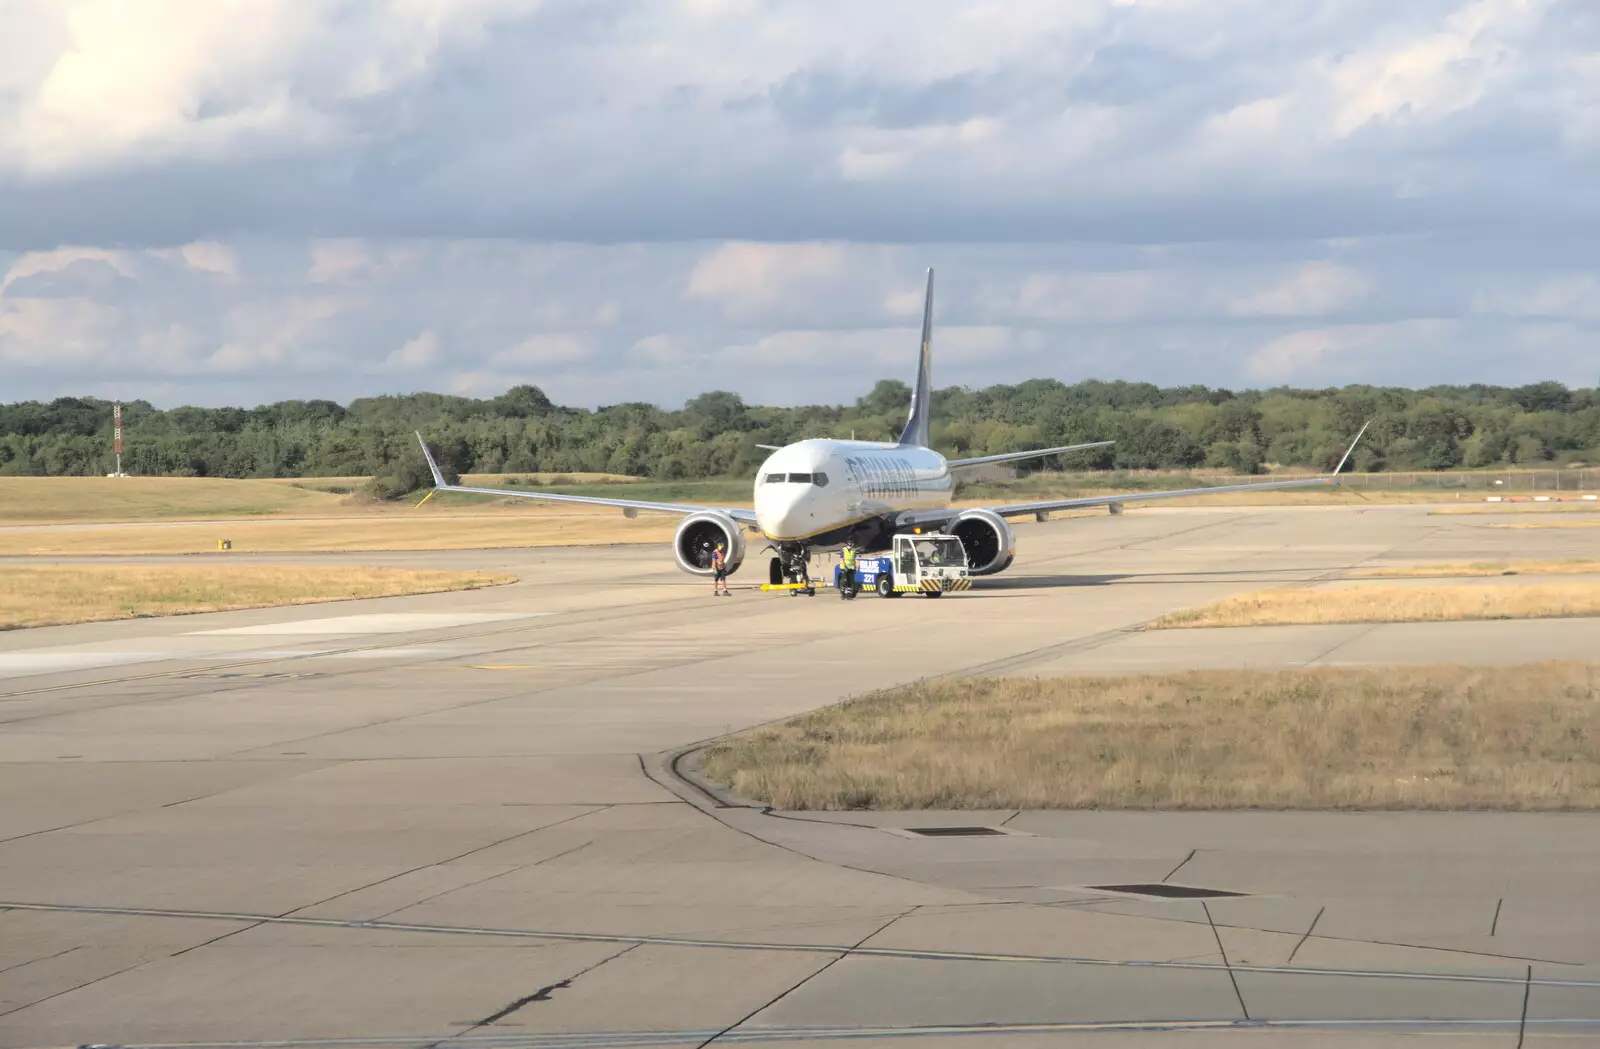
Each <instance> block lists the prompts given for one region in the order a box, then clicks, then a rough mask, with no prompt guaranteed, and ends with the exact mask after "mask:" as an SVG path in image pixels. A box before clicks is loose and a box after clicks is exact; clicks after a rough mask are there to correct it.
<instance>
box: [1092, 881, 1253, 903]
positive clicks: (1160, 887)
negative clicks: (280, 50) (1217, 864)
mask: <svg viewBox="0 0 1600 1049" xmlns="http://www.w3.org/2000/svg"><path fill="white" fill-rule="evenodd" d="M1089 888H1091V889H1098V890H1100V891H1101V892H1125V893H1129V894H1130V895H1133V896H1160V897H1162V898H1163V899H1170V900H1200V899H1215V898H1216V897H1219V896H1245V895H1248V894H1247V893H1243V892H1229V891H1227V890H1226V889H1202V888H1199V887H1197V886H1194V885H1164V884H1151V885H1091V886H1089Z"/></svg>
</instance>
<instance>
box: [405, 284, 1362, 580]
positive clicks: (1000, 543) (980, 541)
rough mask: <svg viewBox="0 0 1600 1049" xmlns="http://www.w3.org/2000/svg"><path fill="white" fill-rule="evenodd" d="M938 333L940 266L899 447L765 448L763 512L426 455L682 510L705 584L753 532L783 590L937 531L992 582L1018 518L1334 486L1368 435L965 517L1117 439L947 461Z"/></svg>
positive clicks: (438, 482) (626, 505) (598, 500)
mask: <svg viewBox="0 0 1600 1049" xmlns="http://www.w3.org/2000/svg"><path fill="white" fill-rule="evenodd" d="M932 334H933V270H931V269H930V270H928V292H927V299H926V300H925V302H924V305H923V311H922V355H921V363H920V364H919V366H918V368H917V385H916V389H915V390H913V391H912V394H911V411H910V414H909V417H908V418H907V420H906V425H905V430H904V431H903V432H902V433H901V434H900V439H899V440H898V441H895V442H893V443H890V442H882V441H839V440H832V439H828V438H815V439H812V440H806V441H797V442H795V443H794V444H789V445H784V446H783V447H781V448H772V446H770V445H762V446H761V447H763V448H770V449H771V450H772V454H771V455H770V456H768V457H767V460H766V462H764V463H762V464H761V470H760V472H759V473H758V474H757V475H756V481H755V509H754V510H745V509H742V508H739V507H723V506H690V505H684V504H679V503H653V502H645V501H640V500H634V499H607V498H604V497H601V496H589V495H564V494H558V493H555V492H529V491H509V490H506V489H500V488H473V487H468V486H465V485H452V484H446V483H445V479H444V475H443V474H442V473H440V471H439V466H438V464H437V463H436V462H434V459H433V455H432V453H431V452H429V451H428V444H427V442H426V441H424V440H423V439H422V435H421V434H420V433H419V434H417V441H418V443H420V444H421V445H422V454H423V455H424V456H426V457H427V460H428V469H429V470H431V471H432V472H433V483H434V489H435V491H440V492H476V493H478V494H481V495H503V496H509V497H512V498H517V499H541V500H546V501H549V502H560V503H587V504H591V505H596V506H614V507H617V508H619V509H621V510H622V512H623V513H624V514H626V515H627V516H629V517H633V516H636V515H637V514H638V513H639V511H641V510H645V511H653V512H659V513H669V514H682V515H683V522H682V523H681V524H680V525H678V531H677V534H676V535H675V536H674V537H673V541H672V553H673V556H674V558H676V560H677V562H678V567H679V568H681V569H683V570H684V571H685V572H688V573H690V574H692V575H699V576H705V575H710V574H711V571H712V569H711V557H710V555H711V549H712V547H713V545H714V544H717V543H721V544H723V550H724V554H725V557H726V560H727V570H728V572H729V574H732V573H733V572H734V571H736V570H737V569H738V567H739V565H740V563H741V562H743V560H744V557H745V532H746V531H748V532H750V533H751V534H753V535H759V536H761V537H762V538H764V539H766V541H767V543H768V544H769V547H770V549H771V550H772V551H773V552H774V555H775V556H773V557H772V559H771V561H770V564H769V566H768V578H769V580H770V581H771V582H773V583H778V582H783V581H786V580H787V581H793V580H798V579H802V578H804V577H805V569H806V562H807V559H808V558H809V557H810V555H811V554H812V553H813V552H816V551H828V550H837V549H839V548H840V547H842V546H843V545H844V544H845V542H847V541H849V542H853V543H855V545H856V546H857V547H858V548H860V549H863V550H875V549H878V548H880V547H886V546H888V545H890V541H891V539H892V537H893V536H895V535H896V534H898V533H910V532H918V531H920V532H929V531H936V530H937V531H941V532H945V533H948V534H951V535H954V536H956V537H957V538H958V539H959V540H960V541H961V545H962V547H963V549H964V550H965V551H966V555H967V564H968V566H969V568H970V571H971V573H972V574H973V575H994V574H995V573H997V572H1003V571H1005V570H1006V569H1007V568H1009V567H1010V566H1011V562H1012V561H1013V560H1014V559H1015V557H1016V549H1017V542H1016V535H1015V533H1014V532H1013V531H1012V528H1011V525H1010V524H1009V523H1008V519H1009V518H1014V517H1034V518H1036V519H1037V520H1041V521H1042V520H1044V519H1045V518H1046V517H1047V516H1048V514H1049V513H1050V511H1052V510H1071V509H1077V508H1081V507H1086V506H1112V507H1113V509H1115V508H1116V506H1117V505H1120V504H1122V503H1132V502H1144V501H1148V500H1152V499H1172V498H1176V497H1179V496H1185V495H1210V494H1213V493H1216V492H1239V491H1258V490H1266V489H1269V488H1303V487H1307V486H1311V485H1327V484H1335V483H1337V477H1338V474H1339V471H1340V470H1342V469H1344V464H1345V462H1346V461H1348V460H1349V458H1350V451H1353V450H1354V449H1355V446H1356V443H1357V442H1359V441H1360V440H1361V434H1360V433H1358V434H1356V439H1355V441H1352V442H1351V443H1350V449H1349V450H1347V451H1346V452H1345V454H1344V458H1343V459H1341V460H1340V461H1339V465H1338V467H1336V468H1335V469H1334V472H1333V475H1331V476H1328V477H1309V478H1297V479H1295V480H1290V481H1256V482H1252V483H1249V484H1234V485H1222V486H1218V487H1212V488H1183V489H1177V490H1173V491H1165V492H1138V493H1133V494H1129V495H1096V496H1089V497H1087V498H1081V499H1050V500H1044V501H1042V502H1033V503H1012V504H1009V505H1005V506H989V507H970V508H965V509H958V508H954V507H952V506H951V505H950V500H951V496H952V493H953V491H954V487H955V478H956V474H957V472H958V471H961V470H965V469H968V468H971V467H975V466H983V465H986V464H990V463H1004V462H1015V461H1017V460H1022V459H1037V458H1040V457H1041V456H1046V455H1059V454H1064V453H1067V452H1076V451H1082V450H1083V449H1086V448H1101V447H1104V446H1106V445H1108V444H1111V443H1113V442H1111V441H1094V442H1091V443H1089V444H1069V445H1064V446H1062V447H1059V448H1037V449H1034V450H1032V451H1026V452H1006V453H1004V454H1001V455H985V456H980V457H978V458H975V459H946V458H945V457H944V456H942V455H940V454H939V453H938V452H936V451H934V450H933V449H932V448H930V447H929V446H928V445H929V433H928V421H929V420H928V416H929V395H930V394H931V392H932V389H933V386H932V380H931V378H930V376H929V367H930V362H931V356H932V351H931V348H930V346H931V338H932ZM1365 432H1366V427H1362V433H1365ZM1114 504H1115V505H1114Z"/></svg>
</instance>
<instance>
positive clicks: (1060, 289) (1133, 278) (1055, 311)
mask: <svg viewBox="0 0 1600 1049" xmlns="http://www.w3.org/2000/svg"><path fill="white" fill-rule="evenodd" d="M1160 285H1161V278H1160V277H1159V276H1158V275H1157V274H1155V273H1152V272H1150V271H1147V270H1122V271H1111V272H1100V273H1095V272H1080V273H1034V274H1031V275H1030V276H1028V277H1027V278H1026V279H1025V280H1024V281H1023V282H1022V286H1021V288H1020V290H1019V291H1018V293H1017V297H1016V309H1017V311H1018V312H1019V313H1021V314H1022V315H1023V316H1026V317H1036V318H1039V319H1042V320H1051V321H1094V322H1115V321H1127V320H1132V319H1134V318H1137V317H1140V316H1143V315H1145V314H1147V313H1151V312H1154V311H1155V309H1156V306H1157V301H1158V298H1159V297H1160V295H1161V291H1162V289H1161V287H1160Z"/></svg>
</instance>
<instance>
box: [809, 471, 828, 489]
mask: <svg viewBox="0 0 1600 1049" xmlns="http://www.w3.org/2000/svg"><path fill="white" fill-rule="evenodd" d="M811 483H812V484H814V485H816V486H817V487H818V488H826V487H828V475H827V474H825V473H822V472H821V471H818V472H817V473H814V474H812V475H811Z"/></svg>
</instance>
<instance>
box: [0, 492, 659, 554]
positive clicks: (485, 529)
mask: <svg viewBox="0 0 1600 1049" xmlns="http://www.w3.org/2000/svg"><path fill="white" fill-rule="evenodd" d="M677 525H678V518H676V517H669V516H666V515H663V514H641V515H640V516H639V517H638V518H636V519H634V520H629V519H628V518H626V517H623V516H622V515H621V514H620V513H618V512H617V511H616V510H605V511H599V510H594V511H586V510H581V509H580V510H568V509H561V510H551V509H547V508H529V509H527V510H522V509H519V508H504V509H502V508H499V507H495V508H491V509H487V510H480V511H478V512H476V513H463V512H461V511H459V510H441V511H434V510H433V509H432V504H431V503H430V504H429V505H428V506H426V507H423V508H422V509H421V510H418V511H415V512H412V511H409V510H408V511H407V512H405V513H376V514H372V515H368V516H362V517H328V518H314V519H296V520H284V521H215V522H205V523H190V522H184V523H181V524H180V523H176V522H166V523H163V522H151V523H133V524H107V525H98V526H87V525H86V526H83V527H79V528H48V527H44V528H12V529H6V530H3V531H0V554H11V555H32V556H54V555H62V554H65V555H89V554H195V553H203V552H205V551H213V552H214V551H215V550H216V549H217V540H219V539H227V540H229V541H230V542H232V544H233V549H234V550H235V551H237V552H241V553H242V552H248V551H253V552H258V553H310V552H313V551H362V550H480V549H492V548H502V547H536V546H594V545H604V544H609V543H653V542H661V543H664V542H667V541H668V540H670V539H671V538H672V533H673V530H674V529H675V528H676V527H677Z"/></svg>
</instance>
